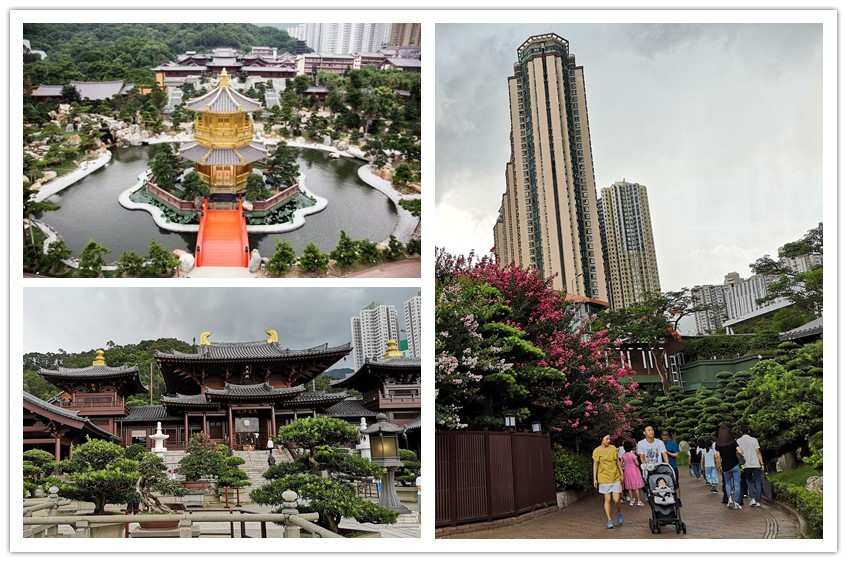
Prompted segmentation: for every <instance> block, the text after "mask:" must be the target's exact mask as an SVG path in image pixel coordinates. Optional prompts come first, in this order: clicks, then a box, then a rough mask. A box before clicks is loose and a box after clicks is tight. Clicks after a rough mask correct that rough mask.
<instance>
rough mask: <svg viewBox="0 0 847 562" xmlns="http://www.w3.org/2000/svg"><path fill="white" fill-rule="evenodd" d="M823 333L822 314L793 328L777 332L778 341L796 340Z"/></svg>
mask: <svg viewBox="0 0 847 562" xmlns="http://www.w3.org/2000/svg"><path fill="white" fill-rule="evenodd" d="M822 333H823V316H820V317H818V318H815V319H814V320H812V321H811V322H809V323H807V324H803V325H802V326H799V327H797V328H794V329H793V330H788V331H787V332H782V333H780V334H779V340H780V341H788V340H796V339H800V338H805V337H808V336H814V335H817V334H822Z"/></svg>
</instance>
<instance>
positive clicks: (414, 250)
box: [406, 238, 421, 256]
mask: <svg viewBox="0 0 847 562" xmlns="http://www.w3.org/2000/svg"><path fill="white" fill-rule="evenodd" d="M406 253H407V254H409V255H410V256H418V255H420V253H421V239H420V238H412V239H410V240H409V242H408V243H407V244H406Z"/></svg>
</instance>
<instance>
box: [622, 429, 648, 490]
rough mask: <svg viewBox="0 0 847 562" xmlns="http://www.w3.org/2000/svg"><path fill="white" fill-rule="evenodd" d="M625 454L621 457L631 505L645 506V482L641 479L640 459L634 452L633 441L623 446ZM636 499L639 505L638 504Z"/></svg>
mask: <svg viewBox="0 0 847 562" xmlns="http://www.w3.org/2000/svg"><path fill="white" fill-rule="evenodd" d="M623 447H624V451H625V452H624V454H623V456H622V457H621V461H622V462H623V480H624V484H625V485H626V489H627V490H629V491H630V500H629V505H637V506H643V505H644V502H642V501H641V488H642V487H644V480H643V479H642V478H641V469H640V468H639V467H638V458H637V457H636V456H635V453H633V452H632V441H627V442H626V443H624V445H623ZM636 499H637V500H638V503H636Z"/></svg>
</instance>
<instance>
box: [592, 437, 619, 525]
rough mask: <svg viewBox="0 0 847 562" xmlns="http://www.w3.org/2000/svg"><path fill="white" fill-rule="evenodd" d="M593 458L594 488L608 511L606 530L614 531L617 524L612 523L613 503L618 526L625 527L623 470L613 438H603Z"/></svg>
mask: <svg viewBox="0 0 847 562" xmlns="http://www.w3.org/2000/svg"><path fill="white" fill-rule="evenodd" d="M591 458H592V459H593V460H594V467H593V472H594V487H595V488H597V491H598V492H599V493H601V494H603V497H604V502H603V509H604V510H605V511H606V519H607V523H606V528H607V529H614V528H615V524H614V523H613V522H612V503H613V502H614V505H615V509H616V510H617V512H618V525H623V515H622V514H621V480H623V470H622V469H621V461H620V459H619V458H618V449H617V447H615V446H613V445H612V438H611V436H609V435H604V436H603V440H602V441H601V442H600V445H599V446H598V447H597V448H596V449H594V452H593V453H592V454H591Z"/></svg>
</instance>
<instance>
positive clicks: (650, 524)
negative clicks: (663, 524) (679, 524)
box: [648, 519, 656, 535]
mask: <svg viewBox="0 0 847 562" xmlns="http://www.w3.org/2000/svg"><path fill="white" fill-rule="evenodd" d="M648 525H649V526H650V532H651V533H653V534H654V535H655V534H656V524H655V523H654V522H653V520H652V519H651V520H650V521H649V523H648Z"/></svg>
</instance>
